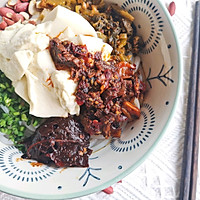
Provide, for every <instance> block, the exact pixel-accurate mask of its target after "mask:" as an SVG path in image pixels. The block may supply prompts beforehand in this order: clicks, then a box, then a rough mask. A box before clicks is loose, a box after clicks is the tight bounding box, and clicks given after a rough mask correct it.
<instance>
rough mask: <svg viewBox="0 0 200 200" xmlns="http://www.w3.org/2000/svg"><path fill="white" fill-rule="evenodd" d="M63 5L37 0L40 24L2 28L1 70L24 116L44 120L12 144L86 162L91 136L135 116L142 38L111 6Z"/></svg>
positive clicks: (115, 130) (41, 156) (45, 158)
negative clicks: (26, 107)
mask: <svg viewBox="0 0 200 200" xmlns="http://www.w3.org/2000/svg"><path fill="white" fill-rule="evenodd" d="M67 2H68V1H62V2H60V1H56V0H45V1H44V0H42V1H41V2H40V4H39V5H40V9H41V10H40V13H42V14H40V15H39V18H38V19H39V20H41V15H43V17H42V21H41V22H40V23H38V22H39V20H38V21H37V20H36V21H37V23H38V24H36V25H35V24H34V25H33V24H30V23H25V22H23V23H21V22H17V23H15V24H13V25H11V26H9V27H7V28H6V29H5V30H4V31H1V32H0V46H1V48H0V60H1V63H0V69H1V71H2V72H3V73H4V74H5V75H6V76H7V77H8V78H9V79H10V80H11V82H12V85H13V86H14V89H15V92H16V93H17V94H18V95H19V96H20V97H21V98H22V99H23V100H25V101H26V102H27V103H28V104H29V106H30V115H33V116H35V117H40V118H43V119H44V120H43V121H44V122H43V123H42V124H41V125H39V127H38V128H37V129H36V131H35V132H34V134H32V136H31V137H25V135H24V140H21V142H19V141H18V144H20V145H22V144H24V145H25V150H24V152H25V154H24V157H26V158H32V159H35V160H38V161H39V162H43V163H45V164H47V163H51V162H53V163H55V164H56V165H57V166H62V167H63V166H65V167H68V166H77V167H87V166H88V157H89V155H90V154H91V153H92V150H90V149H89V148H88V147H89V143H90V140H91V138H92V137H93V135H102V136H104V137H105V138H106V139H107V138H109V137H117V138H119V137H120V136H121V131H122V125H123V124H124V122H127V121H132V120H134V119H135V118H139V117H140V104H141V102H142V100H143V96H144V92H145V89H146V87H145V83H144V80H143V73H142V69H141V68H140V67H139V66H140V58H139V57H136V55H137V54H138V53H139V51H140V50H141V49H142V47H143V43H142V39H141V37H139V36H137V34H136V28H135V26H134V24H133V20H134V18H133V17H132V16H131V15H130V14H129V13H128V12H126V11H124V10H122V9H121V8H119V7H118V6H117V5H113V4H108V5H106V4H104V2H103V1H100V2H96V1H94V2H93V1H86V2H84V1H81V2H78V4H77V3H76V2H72V1H70V4H69V5H68V4H67ZM31 3H33V2H32V1H31V2H30V4H31ZM68 3H69V2H68ZM35 5H37V6H38V4H35ZM60 5H63V6H65V7H70V9H71V10H74V11H76V12H77V13H76V12H73V11H71V10H69V9H67V8H64V7H62V6H60ZM38 7H39V6H38ZM50 8H51V9H52V8H54V9H53V10H50ZM45 12H46V14H44V13H45ZM78 13H79V14H78ZM80 14H81V15H82V16H81V15H80ZM33 17H34V16H33ZM84 18H85V19H84ZM72 19H73V20H72ZM86 19H87V20H88V21H87V20H86ZM96 31H97V32H96ZM133 56H134V57H133ZM5 92H6V89H5ZM23 100H22V101H23ZM19 103H21V102H19ZM5 106H7V105H5ZM2 112H4V110H2ZM10 113H12V112H10ZM19 123H21V124H23V123H25V125H26V122H24V121H23V119H21V121H19ZM0 126H1V124H0ZM5 126H6V125H5ZM11 135H12V133H10V138H11ZM14 140H15V139H14Z"/></svg>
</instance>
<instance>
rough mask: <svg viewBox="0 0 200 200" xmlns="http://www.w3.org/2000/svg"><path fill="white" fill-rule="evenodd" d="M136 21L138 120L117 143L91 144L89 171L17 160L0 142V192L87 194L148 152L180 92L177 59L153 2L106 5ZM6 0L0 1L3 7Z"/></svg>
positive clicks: (168, 28)
mask: <svg viewBox="0 0 200 200" xmlns="http://www.w3.org/2000/svg"><path fill="white" fill-rule="evenodd" d="M109 1H110V2H115V3H118V4H119V5H120V6H121V7H122V8H124V9H126V10H127V11H128V12H129V13H131V14H132V15H133V16H134V17H135V25H136V27H137V30H138V34H139V35H141V36H142V37H143V39H144V41H145V44H146V47H145V49H144V50H143V52H142V53H141V55H140V56H141V59H142V64H143V68H144V72H145V76H146V81H147V86H148V92H147V93H146V96H145V101H144V104H143V107H142V113H141V117H140V119H139V120H136V121H135V122H133V123H129V124H127V126H126V127H125V128H124V131H123V134H122V137H121V138H120V139H115V140H114V139H113V140H106V141H98V142H95V143H94V144H93V148H94V153H93V154H92V155H91V157H90V167H89V168H87V169H86V168H70V169H57V168H52V167H48V166H45V165H42V166H40V167H32V166H31V164H30V163H31V162H35V161H30V160H29V161H24V160H23V161H20V160H19V159H18V158H19V157H20V156H21V153H20V152H19V151H18V150H17V149H16V148H14V147H12V146H6V145H4V144H3V143H0V176H1V179H0V190H2V191H5V192H8V193H12V194H14V195H18V196H22V197H29V198H38V199H63V198H72V197H78V196H82V195H86V194H89V193H92V192H96V191H98V190H101V189H104V188H105V187H107V186H109V185H111V184H113V183H115V182H117V181H118V180H120V179H121V178H123V177H124V176H126V175H127V174H129V173H130V172H131V171H132V170H133V169H135V168H136V167H137V166H138V165H139V164H140V163H141V162H142V161H143V160H144V159H145V158H146V156H147V155H148V154H149V153H150V152H151V151H152V149H153V147H154V146H155V144H156V143H157V142H158V140H159V139H160V137H161V136H162V134H163V133H164V131H165V129H166V128H167V126H168V124H169V121H170V120H171V118H172V115H173V112H174V109H175V104H176V101H177V95H178V92H179V87H180V75H181V69H180V67H181V66H180V65H181V64H180V55H179V49H178V44H177V39H176V36H175V33H174V30H173V27H172V25H171V22H170V19H169V15H168V13H167V11H166V9H165V8H164V6H163V5H162V4H161V3H160V2H158V1H156V0H127V1H124V0H121V1H120V0H113V1H111V0H109ZM5 2H6V0H4V1H1V2H0V6H2V5H4V4H5Z"/></svg>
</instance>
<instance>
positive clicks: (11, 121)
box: [0, 71, 40, 151]
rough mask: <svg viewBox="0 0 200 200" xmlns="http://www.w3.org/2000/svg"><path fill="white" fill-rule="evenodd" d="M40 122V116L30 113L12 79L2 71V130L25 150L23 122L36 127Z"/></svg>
mask: <svg viewBox="0 0 200 200" xmlns="http://www.w3.org/2000/svg"><path fill="white" fill-rule="evenodd" d="M39 122H40V118H36V117H34V116H32V115H30V114H29V105H28V104H27V103H26V102H25V101H24V100H23V99H22V98H20V97H19V96H18V95H17V94H16V93H15V91H14V88H13V86H12V84H11V81H10V80H9V79H8V78H7V77H6V76H5V75H4V73H3V72H1V71H0V132H2V133H5V134H7V135H8V138H9V139H10V140H11V141H13V143H14V145H15V146H16V147H17V148H18V149H20V150H22V151H23V150H24V145H23V144H22V142H23V140H24V138H25V135H24V133H25V130H26V127H25V126H24V125H23V124H24V123H26V124H27V125H31V124H32V125H33V126H35V127H36V126H37V125H38V124H39Z"/></svg>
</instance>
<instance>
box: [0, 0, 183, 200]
mask: <svg viewBox="0 0 200 200" xmlns="http://www.w3.org/2000/svg"><path fill="white" fill-rule="evenodd" d="M157 2H158V4H159V6H160V8H161V9H162V10H163V12H164V14H165V16H166V19H167V21H168V23H169V25H170V27H171V30H172V34H173V37H174V39H175V44H176V49H177V53H178V69H179V73H178V85H177V93H176V97H175V101H174V105H173V107H172V110H171V113H170V115H169V118H168V120H167V122H166V124H165V126H164V127H163V130H162V132H161V133H160V134H159V136H158V137H157V139H156V141H155V143H154V144H153V145H152V146H151V147H150V149H149V150H148V151H147V152H146V153H145V154H144V156H142V157H141V158H140V159H139V160H138V161H137V162H136V163H135V164H133V165H132V166H131V167H129V168H128V169H127V170H125V171H124V172H122V173H121V174H120V175H118V176H116V177H115V178H113V179H111V180H109V181H107V182H106V183H104V184H101V185H99V186H97V187H95V188H92V189H88V190H85V191H82V192H76V193H72V194H60V195H59V194H56V195H37V194H34V193H26V192H20V191H18V190H16V189H10V188H8V187H4V186H3V187H2V188H1V190H2V191H3V192H5V193H8V194H12V195H15V196H18V197H24V198H34V199H40V200H41V199H66V198H78V197H82V196H86V195H89V194H92V193H95V192H98V191H100V190H103V189H105V188H107V187H109V186H111V185H112V184H114V183H116V182H118V181H119V180H121V179H123V178H124V177H126V176H127V175H129V174H130V173H131V172H133V170H135V169H136V168H137V167H138V166H140V165H141V164H142V163H143V162H144V161H145V160H146V159H147V157H148V156H149V155H150V154H151V153H152V151H153V150H154V148H155V147H156V146H157V144H158V143H159V141H160V140H161V138H162V137H163V135H164V133H165V132H166V131H167V129H168V126H169V124H170V123H171V121H172V118H173V116H174V114H175V111H176V108H177V105H178V99H179V96H180V92H181V88H182V77H183V76H182V74H183V69H182V53H181V49H180V45H179V41H178V37H177V34H176V31H175V28H174V25H173V22H172V20H171V16H170V14H169V12H168V10H167V8H166V6H165V5H164V4H163V3H162V2H161V0H157Z"/></svg>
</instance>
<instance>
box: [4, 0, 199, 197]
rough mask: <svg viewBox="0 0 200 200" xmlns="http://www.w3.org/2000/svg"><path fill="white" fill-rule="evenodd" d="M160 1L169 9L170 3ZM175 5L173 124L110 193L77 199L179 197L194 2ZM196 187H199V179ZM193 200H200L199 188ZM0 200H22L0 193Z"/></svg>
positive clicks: (187, 0)
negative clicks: (177, 83)
mask: <svg viewBox="0 0 200 200" xmlns="http://www.w3.org/2000/svg"><path fill="white" fill-rule="evenodd" d="M162 2H163V4H165V5H166V6H168V5H169V3H170V2H171V1H170V0H163V1H162ZM174 2H175V3H176V13H175V15H174V16H173V17H172V20H173V23H174V25H175V27H176V32H177V35H178V38H179V41H180V45H181V49H182V55H183V68H184V69H183V71H184V84H183V88H182V95H181V97H180V99H179V108H178V110H177V111H176V115H175V118H174V120H173V123H172V124H171V125H170V127H169V129H168V131H167V132H166V134H165V135H164V137H163V138H162V140H161V141H160V143H159V144H158V145H157V147H156V148H155V150H154V151H153V153H152V154H151V155H150V156H149V158H148V159H147V160H146V161H145V162H144V163H143V164H142V165H141V166H139V167H138V168H137V169H136V170H135V171H133V172H132V173H131V174H130V175H128V176H127V177H126V178H124V179H123V180H122V183H118V184H115V185H113V189H114V193H113V194H111V195H108V194H105V193H104V192H98V193H95V194H91V195H88V196H85V197H82V198H77V199H76V200H102V199H103V200H124V199H126V200H131V199H133V200H137V199H138V200H174V199H178V197H179V188H180V178H181V165H182V153H183V143H184V134H185V131H184V128H185V118H186V103H187V94H188V79H189V70H190V63H191V57H190V56H191V45H192V42H191V41H192V33H193V31H192V30H193V22H192V16H193V10H194V4H195V0H174ZM197 185H199V186H200V180H199V179H198V183H197ZM196 199H197V200H200V187H198V188H197V198H196ZM0 200H23V199H22V198H19V197H14V196H11V195H8V194H5V193H1V192H0Z"/></svg>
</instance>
